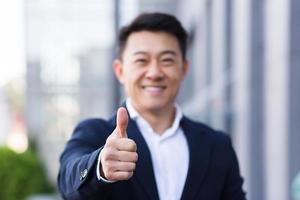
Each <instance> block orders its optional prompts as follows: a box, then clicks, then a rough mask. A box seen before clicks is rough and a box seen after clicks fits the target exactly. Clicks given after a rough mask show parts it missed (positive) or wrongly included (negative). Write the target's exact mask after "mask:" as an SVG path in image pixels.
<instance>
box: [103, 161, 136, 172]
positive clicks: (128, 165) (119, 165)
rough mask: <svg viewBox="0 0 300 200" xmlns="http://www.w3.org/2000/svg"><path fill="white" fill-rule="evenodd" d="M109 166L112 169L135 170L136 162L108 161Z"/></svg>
mask: <svg viewBox="0 0 300 200" xmlns="http://www.w3.org/2000/svg"><path fill="white" fill-rule="evenodd" d="M106 164H107V168H108V170H110V171H127V172H133V171H134V170H135V166H136V164H135V162H121V161H113V160H110V161H107V163H106Z"/></svg>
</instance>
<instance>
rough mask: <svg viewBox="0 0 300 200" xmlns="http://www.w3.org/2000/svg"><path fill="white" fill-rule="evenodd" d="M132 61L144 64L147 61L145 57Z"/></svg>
mask: <svg viewBox="0 0 300 200" xmlns="http://www.w3.org/2000/svg"><path fill="white" fill-rule="evenodd" d="M134 62H135V63H136V64H139V65H145V64H147V62H148V61H147V59H144V58H139V59H136V60H135V61H134Z"/></svg>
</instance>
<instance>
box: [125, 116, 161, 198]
mask: <svg viewBox="0 0 300 200" xmlns="http://www.w3.org/2000/svg"><path fill="white" fill-rule="evenodd" d="M127 130H128V131H127V135H128V137H129V138H131V139H133V140H134V141H135V142H136V145H137V153H138V155H139V158H138V162H137V164H136V169H135V172H134V175H133V178H135V179H136V180H137V182H138V183H139V184H140V185H141V187H142V188H143V190H144V191H145V192H146V193H147V196H148V197H149V199H157V200H158V199H159V195H158V189H157V186H156V181H155V177H154V171H153V166H152V160H151V154H150V151H149V148H148V145H147V144H146V142H145V140H144V138H143V136H142V134H141V133H140V131H139V129H138V127H137V125H136V123H135V121H134V120H132V119H130V120H129V123H128V129H127Z"/></svg>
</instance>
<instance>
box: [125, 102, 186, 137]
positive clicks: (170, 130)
mask: <svg viewBox="0 0 300 200" xmlns="http://www.w3.org/2000/svg"><path fill="white" fill-rule="evenodd" d="M174 106H175V109H176V112H175V113H176V114H175V119H174V121H173V123H172V126H171V127H170V128H168V129H167V130H166V131H165V132H164V133H163V134H162V136H163V138H165V137H169V136H171V135H173V134H175V133H176V131H177V130H178V128H179V125H180V121H181V119H182V117H183V114H182V110H181V108H180V107H179V105H178V104H177V103H175V104H174ZM126 108H127V110H128V113H129V116H130V117H131V118H132V119H133V120H135V121H136V122H137V123H138V125H140V121H143V122H146V123H147V126H148V127H149V128H151V126H150V125H149V123H148V122H147V121H146V120H145V119H144V118H143V117H142V116H141V115H140V114H139V113H138V111H137V110H136V109H135V108H134V107H133V105H132V103H131V99H130V98H128V99H126ZM143 124H144V123H143ZM144 125H145V124H144ZM151 129H152V128H151ZM152 131H153V129H152ZM153 132H154V131H153Z"/></svg>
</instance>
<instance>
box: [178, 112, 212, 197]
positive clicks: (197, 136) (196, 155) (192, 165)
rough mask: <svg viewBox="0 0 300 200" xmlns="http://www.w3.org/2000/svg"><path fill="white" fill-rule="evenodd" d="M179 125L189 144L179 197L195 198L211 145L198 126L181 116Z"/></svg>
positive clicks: (208, 158)
mask: <svg viewBox="0 0 300 200" xmlns="http://www.w3.org/2000/svg"><path fill="white" fill-rule="evenodd" d="M181 127H182V129H183V131H184V134H185V136H186V138H187V142H188V146H189V154H190V161H189V169H188V174H187V178H186V182H185V185H184V189H183V192H182V195H181V199H182V200H185V199H189V200H190V199H195V198H196V194H197V192H199V191H200V190H201V189H200V187H201V185H202V182H203V179H204V177H205V174H206V170H207V168H208V165H209V160H210V152H211V145H210V144H209V142H208V141H207V140H205V133H204V132H203V131H201V130H200V128H199V126H196V125H195V123H193V122H191V121H190V120H188V119H187V118H186V117H183V119H182V120H181Z"/></svg>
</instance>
